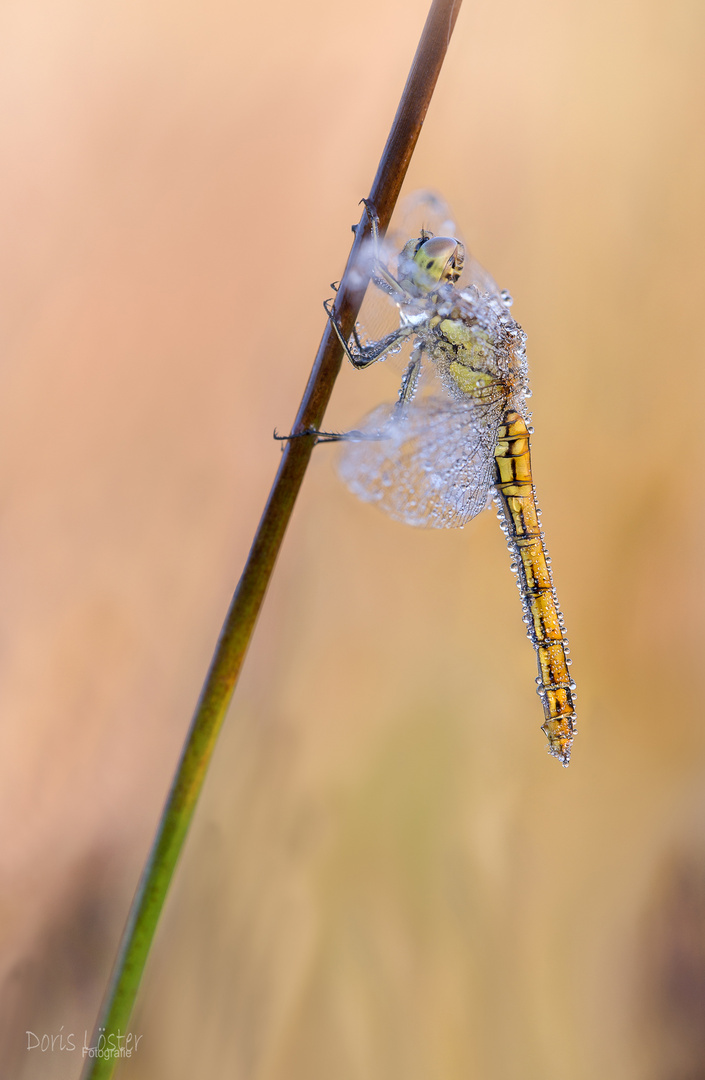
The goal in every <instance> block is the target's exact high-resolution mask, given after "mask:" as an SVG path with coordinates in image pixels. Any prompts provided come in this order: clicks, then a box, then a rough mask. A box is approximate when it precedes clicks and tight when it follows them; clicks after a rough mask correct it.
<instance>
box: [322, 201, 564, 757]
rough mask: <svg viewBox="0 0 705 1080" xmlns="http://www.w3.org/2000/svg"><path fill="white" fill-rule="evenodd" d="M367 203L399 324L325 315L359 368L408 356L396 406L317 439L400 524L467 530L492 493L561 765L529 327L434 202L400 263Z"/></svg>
mask: <svg viewBox="0 0 705 1080" xmlns="http://www.w3.org/2000/svg"><path fill="white" fill-rule="evenodd" d="M366 206H367V212H368V216H369V220H370V225H371V240H370V242H369V245H368V246H367V248H365V249H363V250H364V251H365V254H364V255H363V258H364V259H366V260H367V265H368V269H369V272H370V278H371V282H372V285H373V286H374V287H375V289H376V290H377V293H378V294H381V295H382V296H383V297H384V298H385V300H386V302H387V305H388V306H390V305H391V307H392V309H393V310H394V311H395V324H396V325H395V326H394V328H393V329H392V330H390V331H389V332H388V333H386V334H382V335H381V336H380V337H378V338H377V339H372V340H370V339H368V338H367V336H366V334H365V331H364V330H363V327H362V326H361V325H360V324H357V325H356V327H355V329H354V331H353V333H352V336H351V337H350V338H349V339H347V340H346V338H345V336H344V334H343V332H342V330H341V328H340V326H339V325H338V323H337V321H336V318H335V311H334V308H333V307H332V305H331V302H330V301H328V302H327V304H326V310H327V312H328V315H329V318H330V319H331V322H332V325H333V328H334V329H335V331H336V333H337V335H338V337H339V339H340V341H341V343H342V345H343V348H344V350H345V353H346V355H347V357H348V359H349V360H350V361H351V363H352V364H353V365H354V366H355V367H356V368H367V367H369V366H370V365H372V364H374V363H377V362H380V361H383V360H385V359H387V358H389V357H390V356H392V355H393V354H395V353H397V352H400V351H401V350H402V348H403V347H405V346H406V347H407V350H410V351H409V358H408V363H407V364H406V368H405V370H404V374H403V377H402V381H401V387H400V390H399V395H398V398H397V400H396V402H394V403H393V404H383V405H379V406H378V407H377V408H375V409H374V410H373V411H372V412H370V413H369V415H367V416H366V417H365V418H364V420H363V421H362V423H361V424H360V425H359V429H357V430H355V431H350V432H345V433H326V432H316V435H317V436H318V439H319V441H341V442H342V443H343V444H344V449H343V455H342V458H341V461H340V464H339V472H340V474H341V476H342V479H343V480H344V481H345V483H346V484H347V486H348V488H349V489H350V491H352V492H353V493H354V494H355V495H356V496H358V497H359V498H360V499H363V500H364V501H366V502H369V503H373V504H375V505H376V506H378V507H380V509H382V510H384V511H385V512H386V513H387V514H389V515H390V516H391V517H392V518H395V519H396V520H397V521H402V522H405V523H406V524H409V525H415V526H426V527H431V528H456V527H463V526H464V525H465V524H466V523H467V522H468V521H470V520H471V519H472V518H474V517H475V516H476V515H477V514H479V513H480V511H482V510H483V509H485V507H487V506H489V505H491V503H492V501H493V500H494V502H495V503H496V506H497V510H498V517H499V519H500V523H501V526H502V529H503V531H504V534H505V537H506V540H507V546H508V548H509V551H510V555H511V567H512V570H513V571H514V573H515V574H516V578H517V585H518V588H519V592H520V594H521V603H522V607H523V621H524V623H525V625H526V629H527V634H528V637H529V640H530V642H531V644H532V645H533V647H534V650H535V653H536V660H537V665H538V676H537V678H536V684H537V686H536V689H537V693H538V695H539V697H540V699H541V702H542V705H543V713H544V723H543V725H542V730H543V731H544V733H545V735H546V737H547V739H548V750H549V753H550V754H552V755H553V756H554V757H556V758H557V759H558V760H559V761H560V762H561V763H562V764H563V765H564V766H567V765H568V763H569V761H570V755H571V749H572V745H573V739H574V736H575V733H576V726H575V705H574V702H575V682H574V681H573V679H572V678H571V675H570V671H569V668H570V665H571V659H570V655H569V653H570V649H569V645H568V639H567V637H566V632H565V623H564V620H563V615H562V613H561V610H560V607H559V604H558V598H557V596H556V590H555V587H554V584H553V576H552V569H551V560H550V557H549V554H548V550H547V548H546V542H545V538H544V533H543V531H542V528H541V517H540V511H539V507H538V502H537V499H536V492H535V489H534V482H533V473H532V466H531V446H530V436H531V434H532V433H533V428H532V427H531V424H530V420H531V415H530V413H529V411H528V408H527V404H526V399H527V398H528V397H529V396H530V390H529V380H528V367H527V360H526V350H525V343H526V334H525V333H524V331H523V330H522V328H521V326H520V325H519V323H518V322H516V321H515V319H514V318H513V317H512V315H511V313H510V307H511V304H512V299H511V296H510V295H509V294H508V293H507V292H506V291H500V290H499V289H498V287H497V285H496V284H495V282H494V280H493V279H492V278H491V276H490V275H489V274H488V273H487V272H486V271H485V270H484V269H483V268H482V267H481V266H480V265H479V263H477V262H476V261H475V260H474V259H473V258H472V257H471V256H470V255H469V254H466V250H465V245H464V244H463V243H462V241H461V240H460V239H458V236H457V229H456V228H455V226H454V225H453V223H452V218H451V217H450V212H449V210H448V208H447V206H446V204H445V203H444V202H443V201H442V200H441V199H440V197H438V196H435V195H432V194H429V193H420V194H419V195H417V196H415V197H414V199H413V200H412V207H411V211H410V214H411V216H412V217H414V216H415V217H416V218H420V219H421V220H423V221H424V225H423V226H422V227H421V228H416V229H415V230H414V233H412V234H411V238H408V236H409V233H408V232H407V233H406V234H405V236H402V238H401V241H400V248H399V254H398V256H397V257H396V258H395V257H394V255H393V253H392V251H393V247H392V244H391V243H390V241H389V239H386V240H385V241H382V240H381V239H380V235H379V226H378V221H377V216H376V213H375V210H374V207H373V206H371V205H370V204H369V203H366ZM407 216H408V215H407ZM431 223H432V224H434V228H435V229H436V230H437V231H432V230H431V228H430V227H429V225H430V224H431ZM363 310H364V309H363Z"/></svg>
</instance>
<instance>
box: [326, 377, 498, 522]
mask: <svg viewBox="0 0 705 1080" xmlns="http://www.w3.org/2000/svg"><path fill="white" fill-rule="evenodd" d="M504 406H505V402H504V401H503V399H501V397H499V396H498V397H497V399H496V400H493V401H478V400H475V399H468V400H467V401H462V402H461V401H449V399H448V398H444V397H435V396H433V397H432V396H428V397H422V398H418V399H417V400H416V401H415V402H414V403H413V404H412V405H411V406H410V407H409V408H408V409H407V410H405V412H404V413H402V414H399V413H398V411H397V410H395V407H394V406H392V405H380V406H379V407H378V408H376V409H374V410H373V412H371V413H370V414H369V415H368V416H367V417H366V418H365V420H364V421H363V424H362V426H361V438H360V439H359V440H350V441H347V442H346V443H345V446H344V449H343V454H342V457H341V460H340V463H339V466H338V469H339V472H340V475H341V477H342V479H343V480H344V481H345V483H346V484H347V486H348V487H349V488H350V490H351V491H352V492H353V494H354V495H357V496H358V498H360V499H363V500H364V501H365V502H371V503H376V505H377V506H379V507H381V509H382V510H384V511H385V512H386V513H387V514H389V515H390V517H393V518H395V519H396V520H397V521H403V522H405V523H406V524H407V525H417V526H426V527H431V528H436V529H443V528H458V527H460V526H462V525H464V524H465V523H466V522H467V521H469V520H470V518H473V517H475V515H476V514H479V513H480V511H481V510H482V509H484V507H485V506H486V504H487V499H488V495H489V491H490V487H491V485H492V477H493V464H494V450H495V446H496V444H497V429H498V427H499V424H500V421H501V419H502V415H503V412H504Z"/></svg>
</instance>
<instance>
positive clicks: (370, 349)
mask: <svg viewBox="0 0 705 1080" xmlns="http://www.w3.org/2000/svg"><path fill="white" fill-rule="evenodd" d="M323 307H324V308H325V311H326V315H327V316H328V318H329V319H330V321H331V325H332V326H333V329H334V330H335V333H336V336H337V338H338V341H339V342H340V344H341V345H342V346H343V349H344V350H345V355H346V356H347V358H348V360H349V361H350V363H351V364H352V365H353V367H356V368H366V367H369V366H370V364H374V363H375V361H377V360H381V359H382V357H383V356H384V355H385V354H386V353H388V352H389V350H390V349H391V348H392V347H393V346H394V345H396V344H397V343H398V342H401V341H403V340H404V339H405V338H407V337H410V335H411V334H413V333H414V332H415V330H414V327H413V326H400V327H399V329H398V330H393V331H392V333H391V334H385V336H384V337H383V338H380V339H379V341H371V342H370V343H369V345H363V344H362V342H361V341H360V336H359V334H358V332H357V329H354V330H353V332H352V335H351V336H352V339H353V342H354V346H353V348H350V344H349V342H347V341H346V340H345V337H344V336H343V331H342V330H341V329H340V326H339V325H338V320H337V319H336V317H335V312H334V311H333V302H332V301H331V300H324V302H323Z"/></svg>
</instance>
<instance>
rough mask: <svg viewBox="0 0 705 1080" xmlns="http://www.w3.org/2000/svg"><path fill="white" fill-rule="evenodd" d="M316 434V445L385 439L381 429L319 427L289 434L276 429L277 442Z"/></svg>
mask: <svg viewBox="0 0 705 1080" xmlns="http://www.w3.org/2000/svg"><path fill="white" fill-rule="evenodd" d="M311 435H313V436H315V439H316V445H318V443H330V442H367V441H370V440H371V441H372V442H375V441H376V440H378V439H383V438H384V435H383V434H382V433H381V432H379V431H374V432H367V431H357V430H353V431H319V430H318V428H305V429H304V431H292V432H290V434H289V435H280V434H279V432H278V431H277V429H276V428H275V429H274V436H273V437H274V438H275V439H276V440H277V442H282V443H284V442H289V440H290V439H305V438H307V437H308V436H311Z"/></svg>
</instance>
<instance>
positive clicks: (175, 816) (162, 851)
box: [83, 0, 461, 1080]
mask: <svg viewBox="0 0 705 1080" xmlns="http://www.w3.org/2000/svg"><path fill="white" fill-rule="evenodd" d="M460 3H461V0H433V3H432V5H431V9H430V11H429V14H428V18H427V20H426V25H425V26H424V29H423V33H422V35H421V40H420V41H419V45H418V48H417V50H416V55H415V56H414V60H413V63H412V65H411V70H410V72H409V77H408V79H407V82H406V86H405V87H404V91H403V94H402V97H401V101H400V103H399V108H398V109H397V114H396V117H395V119H394V123H393V125H392V129H391V131H390V134H389V137H388V139H387V143H386V146H385V148H384V152H383V154H382V157H381V160H380V163H379V167H378V169H377V174H376V176H375V179H374V183H373V184H372V188H371V190H370V194H369V201H370V202H371V203H372V204H373V205H374V207H375V208H376V210H377V213H378V215H379V223H380V232H381V233H382V234H384V232H385V230H386V228H387V226H388V225H389V221H390V218H391V216H392V211H393V209H394V206H395V204H396V201H397V198H398V196H399V191H400V189H401V185H402V182H403V180H404V177H405V175H406V170H407V168H408V165H409V161H410V159H411V155H412V153H413V150H414V147H415V146H416V142H417V139H418V137H419V134H420V131H421V126H422V124H423V121H424V118H425V116H426V111H427V109H428V106H429V103H430V100H431V96H432V94H433V90H434V88H435V85H436V81H437V79H438V75H439V73H440V70H441V66H442V64H443V60H444V58H445V54H446V51H447V48H448V43H449V41H450V37H451V34H452V31H453V27H454V25H455V20H456V18H457V14H458V10H459V8H460ZM368 235H369V222H368V218H367V213H366V212H365V213H363V215H362V218H361V221H360V226H359V227H358V228H357V231H356V234H355V240H354V241H353V245H352V249H351V252H350V256H349V257H348V262H347V266H346V268H345V273H344V274H343V278H342V280H341V283H340V288H339V290H338V293H337V296H336V301H335V313H336V317H337V319H338V322H339V324H340V325H341V327H342V330H343V333H344V335H345V337H346V338H347V337H348V336H349V335H350V333H351V332H352V328H353V325H354V322H355V319H356V317H357V313H358V311H359V309H360V305H361V304H362V300H363V297H364V294H365V289H366V287H367V282H366V281H361V280H360V275H359V272H358V273H356V274H355V275H351V274H350V269H351V267H353V266H354V265H355V264H356V261H357V259H358V255H359V251H360V247H361V245H362V243H363V241H364V239H366V237H367V236H368ZM342 355H343V354H342V348H341V345H340V342H339V340H338V338H337V336H336V334H335V332H334V331H333V329H332V327H331V325H330V322H327V323H326V328H325V331H324V333H323V338H322V340H321V344H320V346H319V348H318V353H317V354H316V359H315V361H314V364H313V368H312V371H311V375H310V377H309V380H308V383H307V386H306V389H305V391H304V395H303V398H302V400H301V405H300V407H299V411H298V414H297V416H296V421H295V423H294V427H293V428H292V431H293V432H301V431H305V430H307V429H309V428H313V429H317V428H320V426H321V423H322V420H323V415H324V412H325V409H326V406H327V405H328V402H329V400H330V396H331V393H332V391H333V385H334V383H335V379H336V376H337V374H338V372H339V370H340V366H341V362H342ZM314 445H315V438H314V437H313V436H311V437H310V438H306V437H303V438H298V439H292V440H290V441H289V442H286V443H285V444H284V451H283V453H282V460H281V464H280V466H279V469H278V471H277V475H276V477H275V480H274V484H273V486H272V490H271V492H270V495H269V499H268V500H267V505H266V507H265V509H264V513H263V515H262V519H261V521H260V524H259V527H258V529H257V533H256V535H255V538H254V541H253V544H252V548H251V550H250V553H249V556H248V559H247V562H246V564H245V568H244V570H243V572H242V577H241V578H240V581H239V583H238V586H237V589H236V590H235V594H234V596H233V599H232V603H231V605H230V610H229V611H228V614H227V616H226V619H225V622H224V624H223V629H222V631H221V634H220V638H219V640H218V644H217V646H216V650H215V653H214V656H213V660H212V662H211V666H210V670H209V672H208V675H207V677H206V681H205V684H204V686H203V690H202V692H201V696H200V699H199V702H198V705H197V707H196V711H195V714H194V717H193V720H192V722H191V727H190V730H189V733H188V737H187V740H186V744H185V747H184V750H183V754H182V756H181V760H180V762H179V765H178V768H177V771H176V775H175V778H174V781H173V785H172V788H171V791H170V793H169V796H168V799H167V802H166V806H165V808H164V812H163V814H162V818H161V822H160V825H159V830H158V832H157V835H156V838H155V841H154V844H153V847H152V850H151V852H150V854H149V857H148V859H147V863H146V865H145V868H144V871H143V873H142V877H141V880H140V883H139V886H138V888H137V892H136V894H135V898H134V900H133V902H132V907H131V909H130V913H129V916H128V920H127V925H126V927H125V930H124V933H123V937H122V941H121V943H120V950H119V954H118V958H117V960H116V963H115V968H114V971H113V976H112V979H111V983H110V987H109V989H108V993H107V995H106V998H105V1001H104V1003H103V1007H102V1009H101V1012H100V1016H99V1019H98V1022H97V1024H96V1027H95V1030H94V1033H93V1038H92V1042H91V1046H93V1047H95V1046H98V1045H99V1042H100V1045H101V1046H108V1047H109V1046H110V1043H109V1042H108V1037H109V1036H110V1035H113V1036H114V1037H117V1036H118V1035H121V1036H123V1037H124V1035H125V1033H126V1032H127V1027H128V1023H129V1020H130V1015H131V1013H132V1008H133V1005H134V1002H135V997H136V995H137V990H138V988H139V984H140V980H141V978H142V974H143V971H144V967H145V964H146V961H147V957H148V955H149V950H150V947H151V944H152V940H153V938H154V933H155V931H156V927H157V923H158V920H159V916H160V914H161V910H162V907H163V905H164V900H165V897H166V893H167V890H168V887H169V882H170V881H171V877H172V874H173V872H174V867H175V865H176V862H177V859H178V857H179V854H180V852H181V848H182V846H183V843H184V840H185V838H186V833H187V831H188V827H189V825H190V822H191V818H192V817H193V812H194V809H195V806H196V802H197V800H198V796H199V794H200V791H201V788H202V786H203V781H204V779H205V775H206V770H207V768H208V764H209V761H210V758H211V755H212V753H213V749H214V746H215V741H216V738H217V736H218V733H219V731H220V728H221V725H222V723H223V720H224V718H225V714H226V712H227V709H228V705H229V704H230V699H231V697H232V695H233V690H234V688H235V684H236V682H237V678H238V675H239V673H240V668H241V667H242V662H243V659H244V656H245V652H246V650H247V646H248V645H249V642H250V637H251V636H252V631H253V629H254V625H255V622H256V619H257V615H258V614H259V609H260V607H261V605H262V601H263V599H264V594H265V592H266V589H267V585H268V584H269V579H270V577H271V574H272V570H273V568H274V563H275V561H276V558H277V554H278V553H279V548H280V546H281V543H282V540H283V537H284V532H285V530H286V526H287V524H288V522H289V518H290V517H291V512H292V510H293V507H294V502H295V500H296V496H297V494H298V492H299V488H300V487H301V483H302V481H303V477H304V473H305V471H306V467H307V465H308V461H309V458H310V457H311V452H312V450H313V447H314ZM120 1045H124V1043H123V1044H120ZM116 1061H117V1058H115V1057H93V1058H87V1059H86V1066H85V1068H84V1072H83V1080H107V1078H108V1077H110V1076H111V1075H112V1073H113V1070H114V1068H115V1064H116Z"/></svg>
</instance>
